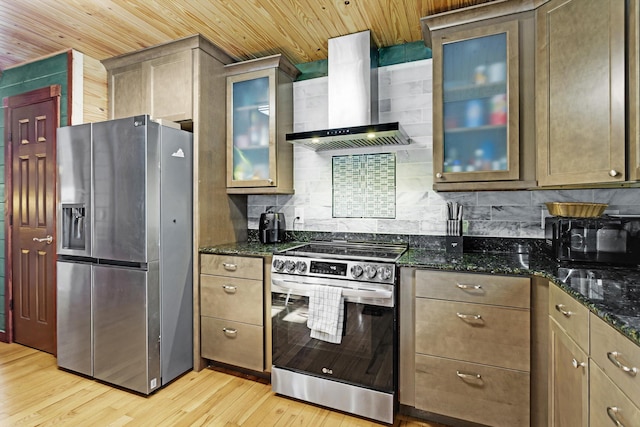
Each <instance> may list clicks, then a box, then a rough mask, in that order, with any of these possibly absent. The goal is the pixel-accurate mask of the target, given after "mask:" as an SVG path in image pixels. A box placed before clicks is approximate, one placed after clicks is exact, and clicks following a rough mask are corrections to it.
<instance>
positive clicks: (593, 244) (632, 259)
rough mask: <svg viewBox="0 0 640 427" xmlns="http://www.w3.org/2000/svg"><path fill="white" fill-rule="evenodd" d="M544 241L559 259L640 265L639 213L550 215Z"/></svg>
mask: <svg viewBox="0 0 640 427" xmlns="http://www.w3.org/2000/svg"><path fill="white" fill-rule="evenodd" d="M545 243H546V246H547V248H548V249H549V250H550V251H551V253H552V255H553V256H554V257H555V258H556V259H557V260H558V261H573V262H576V261H578V262H580V261H584V262H590V263H602V264H610V265H638V264H640V216H617V215H616V216H607V215H605V216H602V217H598V218H565V217H550V218H547V219H546V220H545Z"/></svg>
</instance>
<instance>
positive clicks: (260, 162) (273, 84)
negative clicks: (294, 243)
mask: <svg viewBox="0 0 640 427" xmlns="http://www.w3.org/2000/svg"><path fill="white" fill-rule="evenodd" d="M225 69H226V71H227V192H228V193H239V194H293V192H294V189H293V146H292V145H291V144H290V143H288V142H286V140H285V134H286V133H289V132H291V131H292V128H293V80H294V79H295V77H296V76H297V75H298V70H297V69H296V68H295V67H294V66H293V65H292V64H291V63H289V61H287V60H286V59H285V58H284V57H283V56H282V55H273V56H269V57H265V58H260V59H255V60H251V61H246V62H240V63H236V64H230V65H227V66H226V67H225Z"/></svg>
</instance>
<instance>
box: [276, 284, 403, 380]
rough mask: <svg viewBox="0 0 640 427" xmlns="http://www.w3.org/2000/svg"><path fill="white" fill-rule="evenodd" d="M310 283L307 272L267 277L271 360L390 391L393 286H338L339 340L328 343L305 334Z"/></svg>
mask: <svg viewBox="0 0 640 427" xmlns="http://www.w3.org/2000/svg"><path fill="white" fill-rule="evenodd" d="M274 276H276V275H274ZM296 279H300V281H296ZM309 281H312V282H311V283H309ZM340 282H344V281H341V280H326V279H322V284H325V285H331V284H339V283H340ZM313 284H318V283H315V282H313V279H309V278H297V277H295V276H292V277H289V278H287V279H286V280H282V279H278V278H275V277H272V285H271V310H272V328H273V365H274V366H276V367H279V368H283V369H288V370H290V371H294V372H298V373H302V374H307V375H313V376H317V377H321V378H326V379H331V380H335V381H340V382H343V383H346V384H352V385H355V386H359V387H366V388H370V389H372V390H377V391H381V392H385V393H393V392H394V391H395V389H396V384H395V378H396V375H395V372H394V370H395V359H396V357H397V356H396V348H397V345H396V342H397V337H396V333H395V331H396V312H395V307H394V304H393V301H394V300H395V295H394V293H395V288H394V286H393V285H382V286H383V288H382V289H381V288H376V287H377V286H378V285H374V286H375V287H372V286H368V287H367V285H363V284H360V283H359V284H358V287H359V289H358V290H353V289H344V290H343V296H344V300H345V302H344V310H345V315H344V327H343V335H342V340H341V343H340V344H332V343H329V342H325V341H321V340H317V339H314V338H311V336H310V333H311V330H310V329H309V328H308V327H307V319H308V312H309V297H310V295H311V292H312V291H311V287H310V286H311V285H313ZM363 288H364V289H363Z"/></svg>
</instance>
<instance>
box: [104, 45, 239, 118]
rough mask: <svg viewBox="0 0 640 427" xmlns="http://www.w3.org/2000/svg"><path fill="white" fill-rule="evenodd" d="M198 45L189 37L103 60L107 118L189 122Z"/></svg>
mask: <svg viewBox="0 0 640 427" xmlns="http://www.w3.org/2000/svg"><path fill="white" fill-rule="evenodd" d="M202 45H204V42H202V41H201V40H197V39H195V38H193V37H189V38H186V39H182V40H179V41H176V42H172V43H169V44H165V45H161V46H158V47H153V48H149V49H146V50H144V51H139V52H136V53H134V54H127V55H122V56H119V57H115V58H111V59H107V60H105V61H103V63H104V64H105V66H106V67H107V70H108V80H109V116H110V117H111V118H114V119H117V118H122V117H129V116H134V115H139V114H149V115H151V117H153V118H154V119H165V120H170V121H175V122H179V121H184V120H192V119H193V112H194V110H193V97H194V52H193V50H194V49H196V48H198V49H199V48H201V47H202ZM216 53H218V52H216ZM223 59H224V62H228V60H227V58H224V57H223Z"/></svg>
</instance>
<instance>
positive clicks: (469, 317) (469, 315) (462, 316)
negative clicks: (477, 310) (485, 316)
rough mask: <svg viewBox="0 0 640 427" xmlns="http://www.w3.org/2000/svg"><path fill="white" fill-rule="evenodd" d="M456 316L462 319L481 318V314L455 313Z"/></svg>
mask: <svg viewBox="0 0 640 427" xmlns="http://www.w3.org/2000/svg"><path fill="white" fill-rule="evenodd" d="M456 316H458V317H459V318H461V319H462V320H482V316H481V315H479V314H464V313H456Z"/></svg>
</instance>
